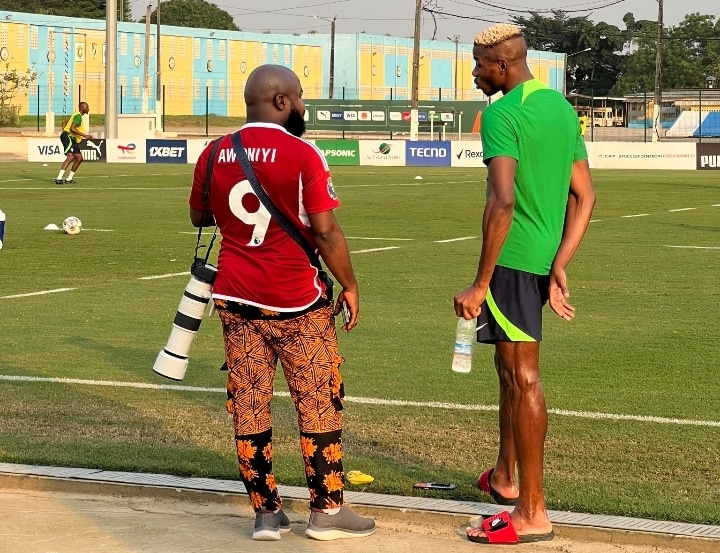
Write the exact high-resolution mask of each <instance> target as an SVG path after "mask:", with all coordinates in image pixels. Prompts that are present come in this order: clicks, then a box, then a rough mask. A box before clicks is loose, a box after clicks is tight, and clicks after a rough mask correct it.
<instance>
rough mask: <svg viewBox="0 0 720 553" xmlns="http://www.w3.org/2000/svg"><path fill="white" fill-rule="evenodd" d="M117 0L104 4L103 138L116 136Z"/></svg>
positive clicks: (110, 0) (108, 0)
mask: <svg viewBox="0 0 720 553" xmlns="http://www.w3.org/2000/svg"><path fill="white" fill-rule="evenodd" d="M117 14H118V6H117V0H107V3H106V4H105V21H106V24H105V44H106V46H105V139H108V138H117V94H118V88H117Z"/></svg>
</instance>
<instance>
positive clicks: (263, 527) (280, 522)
mask: <svg viewBox="0 0 720 553" xmlns="http://www.w3.org/2000/svg"><path fill="white" fill-rule="evenodd" d="M289 531H290V520H289V519H288V517H287V516H286V515H285V513H283V510H282V509H280V510H279V511H278V512H277V513H273V512H272V511H259V512H257V513H255V530H254V531H253V535H252V539H254V540H258V541H277V540H279V539H280V534H285V533H286V532H289Z"/></svg>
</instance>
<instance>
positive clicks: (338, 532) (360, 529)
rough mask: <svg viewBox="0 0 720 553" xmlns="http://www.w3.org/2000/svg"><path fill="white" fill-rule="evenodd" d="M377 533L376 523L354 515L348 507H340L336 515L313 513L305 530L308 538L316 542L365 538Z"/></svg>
mask: <svg viewBox="0 0 720 553" xmlns="http://www.w3.org/2000/svg"><path fill="white" fill-rule="evenodd" d="M373 532H375V521H374V520H373V519H371V518H364V517H361V516H360V515H356V514H355V513H353V512H352V511H351V510H350V509H349V508H348V507H344V506H343V507H340V512H339V513H337V514H335V515H328V514H327V513H322V512H316V511H312V512H311V513H310V521H309V522H308V525H307V530H305V535H306V536H307V537H308V538H313V539H316V540H323V541H326V540H339V539H342V538H364V537H365V536H369V535H370V534H372V533H373Z"/></svg>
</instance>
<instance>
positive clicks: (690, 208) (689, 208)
mask: <svg viewBox="0 0 720 553" xmlns="http://www.w3.org/2000/svg"><path fill="white" fill-rule="evenodd" d="M693 209H697V207H681V208H680V209H671V210H670V213H677V212H678V211H692V210H693Z"/></svg>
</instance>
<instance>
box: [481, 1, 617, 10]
mask: <svg viewBox="0 0 720 553" xmlns="http://www.w3.org/2000/svg"><path fill="white" fill-rule="evenodd" d="M475 2H476V3H478V4H482V5H484V6H489V7H491V8H495V9H498V10H504V11H508V12H516V13H554V12H558V11H561V12H563V13H581V12H592V11H595V10H601V9H603V8H608V7H610V6H615V5H616V4H621V3H622V2H625V0H612V1H611V2H606V3H605V4H601V5H599V6H593V7H591V8H583V9H579V10H566V9H563V8H550V9H536V8H526V7H521V6H517V7H518V8H521V9H515V8H507V7H505V6H499V5H497V4H493V3H492V2H487V1H486V0H475Z"/></svg>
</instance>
